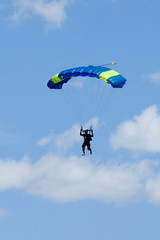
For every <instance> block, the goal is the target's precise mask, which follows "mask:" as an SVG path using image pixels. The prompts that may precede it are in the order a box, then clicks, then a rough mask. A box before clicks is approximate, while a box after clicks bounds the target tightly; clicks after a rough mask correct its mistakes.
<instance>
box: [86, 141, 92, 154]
mask: <svg viewBox="0 0 160 240" xmlns="http://www.w3.org/2000/svg"><path fill="white" fill-rule="evenodd" d="M87 149H88V150H89V151H90V154H92V149H91V144H90V143H88V144H87Z"/></svg>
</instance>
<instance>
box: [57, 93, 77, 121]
mask: <svg viewBox="0 0 160 240" xmlns="http://www.w3.org/2000/svg"><path fill="white" fill-rule="evenodd" d="M65 90H68V89H63V88H62V89H61V92H62V96H63V100H64V102H65V104H66V108H67V109H69V110H70V113H71V115H72V118H74V119H75V120H77V116H78V112H77V111H76V109H75V110H74V108H73V105H72V100H70V99H71V98H70V96H68V97H67V95H66V93H65V92H66V91H65ZM67 93H68V95H70V94H69V91H67Z"/></svg>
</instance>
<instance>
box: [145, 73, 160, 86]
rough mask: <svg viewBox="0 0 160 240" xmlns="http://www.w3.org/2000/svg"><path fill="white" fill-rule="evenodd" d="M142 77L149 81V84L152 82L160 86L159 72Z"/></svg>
mask: <svg viewBox="0 0 160 240" xmlns="http://www.w3.org/2000/svg"><path fill="white" fill-rule="evenodd" d="M142 77H143V78H144V79H148V80H149V81H151V82H153V83H157V84H160V72H154V73H148V74H143V76H142Z"/></svg>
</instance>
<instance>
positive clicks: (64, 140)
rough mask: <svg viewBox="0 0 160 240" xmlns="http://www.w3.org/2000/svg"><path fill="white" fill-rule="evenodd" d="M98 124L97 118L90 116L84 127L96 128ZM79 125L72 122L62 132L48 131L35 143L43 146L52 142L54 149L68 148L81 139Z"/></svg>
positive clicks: (64, 149) (62, 149)
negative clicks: (48, 132)
mask: <svg viewBox="0 0 160 240" xmlns="http://www.w3.org/2000/svg"><path fill="white" fill-rule="evenodd" d="M98 124H99V120H98V118H96V117H95V118H92V119H91V120H90V121H88V122H86V123H85V125H84V129H89V128H90V126H92V127H93V128H94V129H97V127H98ZM79 131H80V125H79V124H78V123H76V124H74V125H73V126H72V127H71V128H70V129H68V130H66V131H65V132H63V133H60V134H55V133H53V132H52V133H50V134H49V135H48V136H45V137H43V138H41V139H40V140H39V141H38V143H37V145H39V146H45V145H48V144H54V146H55V147H56V149H60V150H61V151H66V150H68V149H70V148H71V147H72V146H73V145H74V144H75V143H78V142H80V141H81V138H80V135H79Z"/></svg>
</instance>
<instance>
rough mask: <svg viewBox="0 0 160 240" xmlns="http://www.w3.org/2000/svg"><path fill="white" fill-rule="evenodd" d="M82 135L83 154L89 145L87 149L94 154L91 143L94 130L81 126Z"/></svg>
mask: <svg viewBox="0 0 160 240" xmlns="http://www.w3.org/2000/svg"><path fill="white" fill-rule="evenodd" d="M80 135H81V136H83V137H84V143H83V144H82V151H83V154H82V155H83V156H84V155H85V147H86V146H87V149H88V150H89V151H90V154H92V149H91V144H90V141H92V137H94V135H93V130H92V129H90V130H83V128H82V127H81V129H80Z"/></svg>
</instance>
